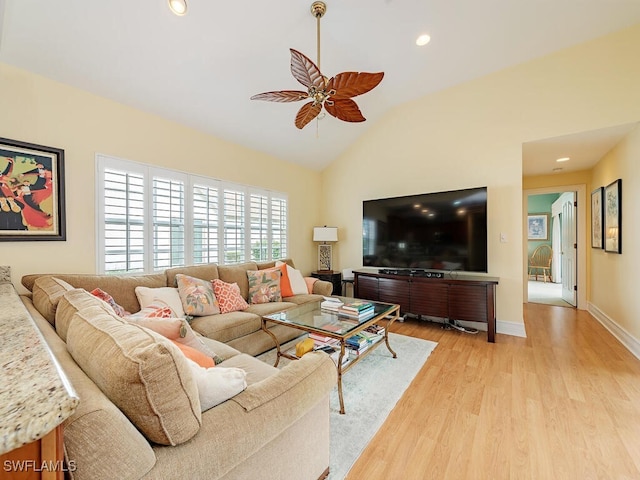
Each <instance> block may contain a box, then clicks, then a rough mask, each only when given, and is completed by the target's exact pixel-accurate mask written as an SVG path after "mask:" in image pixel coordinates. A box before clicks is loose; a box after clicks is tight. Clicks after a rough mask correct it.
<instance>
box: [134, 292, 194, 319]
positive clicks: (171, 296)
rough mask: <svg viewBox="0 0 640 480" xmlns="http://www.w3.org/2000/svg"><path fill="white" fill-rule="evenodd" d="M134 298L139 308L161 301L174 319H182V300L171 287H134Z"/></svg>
mask: <svg viewBox="0 0 640 480" xmlns="http://www.w3.org/2000/svg"><path fill="white" fill-rule="evenodd" d="M135 291H136V297H138V303H139V304H140V308H145V307H146V306H148V305H150V304H152V303H153V302H154V301H156V300H161V301H163V302H164V303H166V304H167V305H169V307H171V310H173V313H174V314H175V316H176V317H184V315H185V313H184V308H182V300H180V294H179V293H178V289H177V288H172V287H158V288H149V287H136V289H135Z"/></svg>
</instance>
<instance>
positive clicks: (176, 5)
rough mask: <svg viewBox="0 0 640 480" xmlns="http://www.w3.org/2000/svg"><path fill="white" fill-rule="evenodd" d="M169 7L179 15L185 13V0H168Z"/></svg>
mask: <svg viewBox="0 0 640 480" xmlns="http://www.w3.org/2000/svg"><path fill="white" fill-rule="evenodd" d="M169 8H170V9H171V11H172V12H173V13H175V14H176V15H178V16H180V17H181V16H183V15H185V14H186V13H187V0H169Z"/></svg>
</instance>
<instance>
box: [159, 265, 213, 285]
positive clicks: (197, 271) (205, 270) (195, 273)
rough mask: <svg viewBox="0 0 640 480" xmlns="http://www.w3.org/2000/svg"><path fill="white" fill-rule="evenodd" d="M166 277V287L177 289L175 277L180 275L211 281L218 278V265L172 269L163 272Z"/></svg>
mask: <svg viewBox="0 0 640 480" xmlns="http://www.w3.org/2000/svg"><path fill="white" fill-rule="evenodd" d="M165 273H166V275H167V286H168V287H177V284H176V275H177V274H179V273H181V274H183V275H189V276H190V277H196V278H201V279H202V280H213V279H214V278H220V277H219V275H218V265H216V264H215V263H205V264H203V265H189V266H186V267H173V268H169V269H167V270H165Z"/></svg>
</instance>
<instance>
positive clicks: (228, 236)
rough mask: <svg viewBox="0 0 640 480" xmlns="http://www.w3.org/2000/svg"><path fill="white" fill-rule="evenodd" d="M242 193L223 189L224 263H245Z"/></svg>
mask: <svg viewBox="0 0 640 480" xmlns="http://www.w3.org/2000/svg"><path fill="white" fill-rule="evenodd" d="M244 195H245V194H244V192H243V191H241V190H234V189H227V188H225V190H224V193H223V196H222V198H223V212H224V215H223V219H224V220H223V221H224V242H223V244H224V247H223V248H224V263H226V264H229V263H241V262H244V261H245V258H246V255H245V245H244V239H245V226H244V222H245V214H244Z"/></svg>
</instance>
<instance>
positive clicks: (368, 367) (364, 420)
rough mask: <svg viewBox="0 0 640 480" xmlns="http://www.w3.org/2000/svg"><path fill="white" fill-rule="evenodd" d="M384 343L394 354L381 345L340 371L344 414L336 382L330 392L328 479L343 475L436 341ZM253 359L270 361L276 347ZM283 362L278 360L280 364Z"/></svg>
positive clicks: (395, 337) (400, 338) (399, 338)
mask: <svg viewBox="0 0 640 480" xmlns="http://www.w3.org/2000/svg"><path fill="white" fill-rule="evenodd" d="M383 342H384V341H383ZM389 343H390V344H391V348H393V350H394V351H395V352H396V353H397V354H398V358H395V359H394V358H393V357H392V356H391V353H390V352H389V350H387V347H386V345H384V343H383V344H381V345H380V346H379V347H377V348H376V349H375V350H374V351H372V352H371V354H369V355H368V356H367V357H365V358H363V359H362V360H361V361H360V362H359V363H358V364H357V365H355V366H354V367H353V368H352V369H351V370H349V371H348V372H346V373H345V374H344V375H343V377H342V393H343V398H344V406H345V411H346V414H345V415H341V414H340V403H339V400H338V388H337V386H336V387H335V388H334V389H333V391H332V392H331V433H330V438H331V444H330V465H329V471H330V474H329V477H328V478H329V479H330V480H342V479H343V478H344V477H345V476H346V475H347V473H348V472H349V470H350V469H351V466H352V465H353V464H354V463H355V461H356V460H357V459H358V457H359V456H360V454H361V453H362V451H363V450H364V449H365V447H366V446H367V444H368V443H369V441H370V440H371V439H372V438H373V436H374V435H375V433H376V432H377V431H378V429H379V428H380V427H381V426H382V424H383V423H384V421H385V420H386V418H387V416H388V415H389V413H390V412H391V410H392V409H393V407H395V405H396V403H397V402H398V400H400V397H402V394H403V393H404V391H405V390H406V389H407V387H408V386H409V384H410V383H411V381H412V380H413V379H414V377H415V376H416V374H417V373H418V371H419V370H420V369H421V368H422V366H423V365H424V363H425V362H426V360H427V358H428V357H429V355H430V354H431V352H432V351H433V349H434V348H435V347H436V345H437V343H436V342H431V341H429V340H422V339H419V338H413V337H408V336H406V335H399V334H394V333H390V334H389ZM258 358H260V359H261V360H263V361H265V362H267V363H271V364H273V362H274V361H275V351H274V350H271V351H270V352H266V353H264V354H262V355H260V357H258ZM286 362H287V360H286V359H284V358H283V359H281V360H280V365H279V367H280V366H283V365H285V364H286Z"/></svg>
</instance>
